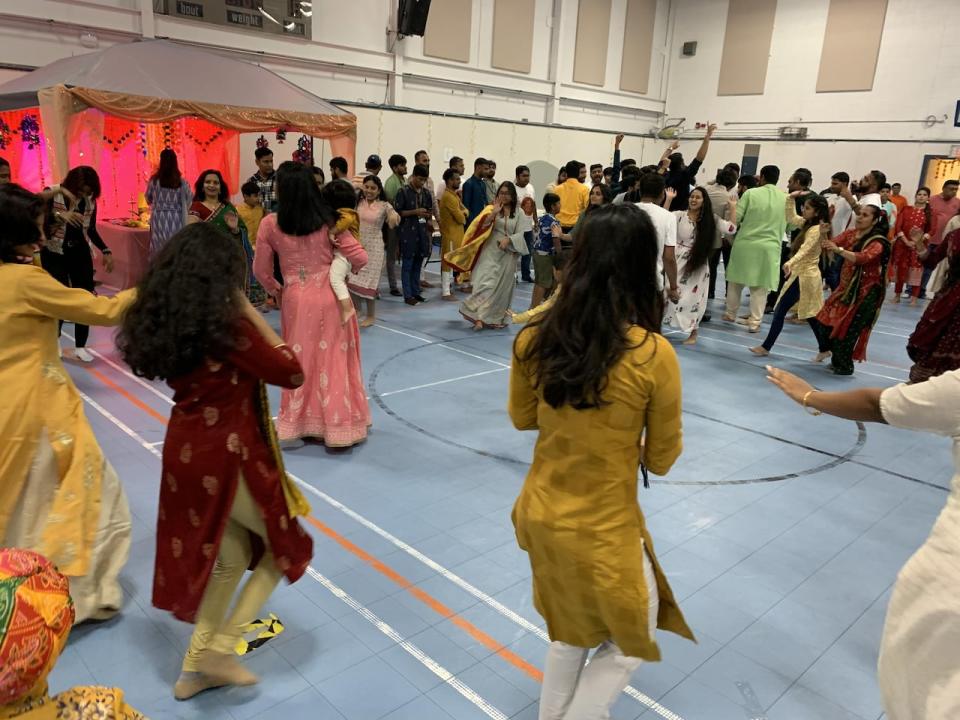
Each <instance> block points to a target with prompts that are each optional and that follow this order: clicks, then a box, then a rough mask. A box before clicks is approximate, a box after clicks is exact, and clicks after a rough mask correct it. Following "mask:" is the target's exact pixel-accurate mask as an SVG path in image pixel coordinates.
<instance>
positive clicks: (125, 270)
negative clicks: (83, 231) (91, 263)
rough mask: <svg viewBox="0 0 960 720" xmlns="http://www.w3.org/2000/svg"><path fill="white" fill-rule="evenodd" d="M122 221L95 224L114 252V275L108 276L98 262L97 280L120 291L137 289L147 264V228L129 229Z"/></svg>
mask: <svg viewBox="0 0 960 720" xmlns="http://www.w3.org/2000/svg"><path fill="white" fill-rule="evenodd" d="M123 222H124V221H122V220H105V221H103V222H98V223H97V231H98V232H99V233H100V237H102V238H103V241H104V242H105V243H106V244H107V247H108V248H110V251H111V252H112V253H113V272H112V273H110V274H109V275H108V274H106V271H105V270H104V269H103V267H102V266H101V265H100V264H99V263H97V264H96V270H97V280H100V281H102V282H103V283H104V284H105V285H110V286H112V287H115V288H117V289H119V290H126V289H127V288H132V287H136V285H137V283H138V282H140V278H142V277H143V276H144V274H145V273H146V272H147V267H148V266H149V265H150V229H149V228H145V227H129V226H127V225H124V224H122V223H123Z"/></svg>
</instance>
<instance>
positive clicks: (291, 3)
mask: <svg viewBox="0 0 960 720" xmlns="http://www.w3.org/2000/svg"><path fill="white" fill-rule="evenodd" d="M153 11H154V12H155V13H158V14H160V15H170V16H172V17H176V18H180V19H183V20H192V21H195V22H202V23H211V24H214V25H227V26H229V27H233V28H239V29H241V30H251V31H253V32H258V33H267V34H271V35H287V36H291V35H292V36H294V37H302V38H305V39H307V40H309V39H310V37H311V30H310V25H311V15H312V14H313V3H312V2H302V1H301V0H154V2H153Z"/></svg>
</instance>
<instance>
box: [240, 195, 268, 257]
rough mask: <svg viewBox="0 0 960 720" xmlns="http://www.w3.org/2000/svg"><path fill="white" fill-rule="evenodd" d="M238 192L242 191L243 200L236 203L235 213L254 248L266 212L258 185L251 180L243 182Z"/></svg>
mask: <svg viewBox="0 0 960 720" xmlns="http://www.w3.org/2000/svg"><path fill="white" fill-rule="evenodd" d="M240 192H241V193H243V202H242V203H240V204H238V205H237V215H239V216H240V219H241V220H243V224H244V225H245V226H246V228H247V238H248V239H249V240H250V246H251V247H253V248H256V247H257V232H258V231H259V229H260V221H261V220H263V216H264V215H265V214H266V211H265V210H264V209H263V204H262V203H261V202H260V186H259V185H257V184H256V183H255V182H253V181H252V180H251V181H250V182H246V183H244V184H243V187H241V188H240Z"/></svg>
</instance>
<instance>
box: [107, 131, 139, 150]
mask: <svg viewBox="0 0 960 720" xmlns="http://www.w3.org/2000/svg"><path fill="white" fill-rule="evenodd" d="M134 134H135V133H134V131H133V129H132V128H130V129H128V130H124V131H123V132H122V133H120V135H119V136H117V137H116V138H110V137H107V136H106V135H104V136H103V137H102V140H103V142H104V143H105V144H106V145H109V146H110V149H111V150H113V151H114V152H115V153H118V152H120V149H121V148H122V147H123V146H124V145H126V144H127V141H128V140H130V138H132V137H133V136H134Z"/></svg>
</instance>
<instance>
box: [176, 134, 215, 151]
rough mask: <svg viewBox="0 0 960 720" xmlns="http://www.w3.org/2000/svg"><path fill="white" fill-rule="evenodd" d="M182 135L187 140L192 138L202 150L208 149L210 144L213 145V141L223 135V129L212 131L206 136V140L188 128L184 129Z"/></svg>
mask: <svg viewBox="0 0 960 720" xmlns="http://www.w3.org/2000/svg"><path fill="white" fill-rule="evenodd" d="M183 135H184V137H186V138H187V139H188V140H192V141H193V142H194V143H196V144H197V145H199V146H200V147H202V148H203V149H204V150H209V149H210V146H211V145H213V143H215V142H216V141H217V140H219V139H220V138H222V137H223V130H217V131H216V132H214V133H213V135H211V136H210V137H208V138H207V139H206V140H201V139H200V138H198V137H197V136H196V135H194V134H193V133H192V132H190V131H189V130H184V131H183Z"/></svg>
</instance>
